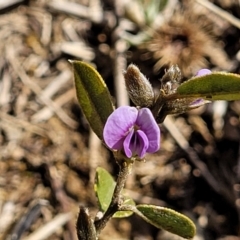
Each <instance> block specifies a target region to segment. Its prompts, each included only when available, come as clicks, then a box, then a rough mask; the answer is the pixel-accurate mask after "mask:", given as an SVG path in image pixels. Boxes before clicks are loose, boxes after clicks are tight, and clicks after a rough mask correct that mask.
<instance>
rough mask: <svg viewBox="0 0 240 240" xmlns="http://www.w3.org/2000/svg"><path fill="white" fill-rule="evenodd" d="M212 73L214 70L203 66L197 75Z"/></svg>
mask: <svg viewBox="0 0 240 240" xmlns="http://www.w3.org/2000/svg"><path fill="white" fill-rule="evenodd" d="M210 73H212V72H211V71H210V70H209V69H207V68H203V69H200V70H199V71H198V72H197V74H196V77H200V76H203V75H207V74H210Z"/></svg>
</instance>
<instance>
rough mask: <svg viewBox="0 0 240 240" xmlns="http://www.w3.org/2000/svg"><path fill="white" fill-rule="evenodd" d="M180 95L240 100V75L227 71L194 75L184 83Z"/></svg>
mask: <svg viewBox="0 0 240 240" xmlns="http://www.w3.org/2000/svg"><path fill="white" fill-rule="evenodd" d="M177 94H178V95H180V97H196V98H197V97H201V98H204V99H207V100H211V101H213V100H227V101H232V100H240V75H238V74H233V73H225V72H213V73H211V74H207V75H203V76H200V77H194V78H191V79H189V80H188V81H186V82H184V83H182V84H181V85H180V86H179V87H178V89H177Z"/></svg>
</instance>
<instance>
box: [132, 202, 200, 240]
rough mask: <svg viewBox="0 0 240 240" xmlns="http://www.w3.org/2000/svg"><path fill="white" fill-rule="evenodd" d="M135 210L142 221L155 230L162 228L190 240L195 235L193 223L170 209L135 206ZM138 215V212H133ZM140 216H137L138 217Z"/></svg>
mask: <svg viewBox="0 0 240 240" xmlns="http://www.w3.org/2000/svg"><path fill="white" fill-rule="evenodd" d="M136 208H137V210H138V211H140V212H141V214H143V216H144V219H145V220H146V221H147V222H149V223H150V224H152V225H154V226H155V227H157V228H162V229H164V230H167V231H169V232H171V233H174V234H177V235H179V236H181V237H184V238H187V239H190V238H193V237H194V235H195V233H196V227H195V225H194V223H193V222H192V221H191V220H190V219H189V218H188V217H186V216H185V215H183V214H181V213H178V212H176V211H174V210H172V209H169V208H164V207H159V206H154V205H137V206H136ZM135 213H136V214H138V212H137V211H136V212H135ZM141 214H139V216H140V217H142V216H141Z"/></svg>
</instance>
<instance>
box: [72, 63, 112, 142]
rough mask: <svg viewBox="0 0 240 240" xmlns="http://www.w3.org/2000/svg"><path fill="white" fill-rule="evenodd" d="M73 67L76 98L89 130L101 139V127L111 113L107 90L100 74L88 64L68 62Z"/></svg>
mask: <svg viewBox="0 0 240 240" xmlns="http://www.w3.org/2000/svg"><path fill="white" fill-rule="evenodd" d="M70 62H71V63H72V65H73V71H74V80H75V87H76V93H77V98H78V101H79V104H80V107H81V109H82V111H83V113H84V115H85V116H86V118H87V120H88V122H89V124H90V126H91V128H92V129H93V131H94V132H95V133H96V134H97V136H98V137H99V138H100V139H103V136H102V134H103V127H104V124H105V122H106V120H107V118H108V116H109V115H110V114H111V113H112V112H113V110H114V108H113V104H112V101H111V96H110V93H109V91H108V88H107V86H106V84H105V82H104V81H103V79H102V77H101V76H100V74H99V73H98V72H97V71H96V70H95V69H94V68H93V67H92V66H91V65H90V64H88V63H85V62H81V61H70Z"/></svg>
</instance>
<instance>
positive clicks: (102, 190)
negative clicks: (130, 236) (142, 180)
mask: <svg viewBox="0 0 240 240" xmlns="http://www.w3.org/2000/svg"><path fill="white" fill-rule="evenodd" d="M115 186H116V182H115V181H114V180H113V177H112V176H111V175H110V174H109V172H108V171H106V170H105V169H104V168H101V167H98V168H97V170H96V178H95V184H94V190H95V192H96V195H97V198H98V203H99V207H100V210H101V211H102V212H106V210H107V209H108V207H109V205H110V203H111V200H112V195H113V192H114V188H115ZM122 197H123V199H124V201H123V203H122V204H123V205H133V206H134V205H135V203H134V201H133V200H132V199H131V198H129V197H126V196H122ZM130 215H132V212H131V211H118V212H116V213H115V214H114V215H113V217H114V218H123V217H129V216H130Z"/></svg>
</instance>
